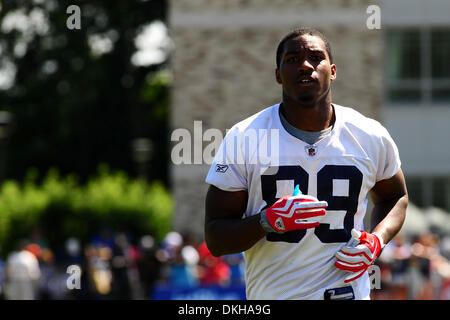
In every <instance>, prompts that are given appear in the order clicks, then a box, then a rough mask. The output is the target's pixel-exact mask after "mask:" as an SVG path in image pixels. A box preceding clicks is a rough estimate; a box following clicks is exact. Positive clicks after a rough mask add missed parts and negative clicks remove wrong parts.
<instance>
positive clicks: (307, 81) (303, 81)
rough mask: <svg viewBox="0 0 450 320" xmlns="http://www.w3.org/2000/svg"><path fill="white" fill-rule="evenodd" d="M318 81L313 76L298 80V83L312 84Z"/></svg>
mask: <svg viewBox="0 0 450 320" xmlns="http://www.w3.org/2000/svg"><path fill="white" fill-rule="evenodd" d="M316 83H317V81H316V80H314V79H312V78H301V79H298V80H297V84H299V85H312V84H316Z"/></svg>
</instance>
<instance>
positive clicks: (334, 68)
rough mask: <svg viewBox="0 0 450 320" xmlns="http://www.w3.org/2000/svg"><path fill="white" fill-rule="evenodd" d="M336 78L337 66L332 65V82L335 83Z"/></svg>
mask: <svg viewBox="0 0 450 320" xmlns="http://www.w3.org/2000/svg"><path fill="white" fill-rule="evenodd" d="M336 77H337V74H336V65H335V64H332V65H331V77H330V80H331V81H334V80H336Z"/></svg>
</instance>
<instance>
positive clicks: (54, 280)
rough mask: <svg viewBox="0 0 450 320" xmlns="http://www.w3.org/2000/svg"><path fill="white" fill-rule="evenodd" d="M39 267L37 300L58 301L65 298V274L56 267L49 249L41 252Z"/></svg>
mask: <svg viewBox="0 0 450 320" xmlns="http://www.w3.org/2000/svg"><path fill="white" fill-rule="evenodd" d="M39 265H40V269H41V277H40V282H39V299H41V300H54V299H56V300H59V299H64V298H66V294H67V288H66V280H67V273H65V271H63V270H61V268H60V267H58V265H57V264H56V262H55V256H54V254H53V252H52V251H51V250H50V249H43V250H42V253H41V255H40V259H39Z"/></svg>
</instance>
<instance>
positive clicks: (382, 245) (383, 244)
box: [372, 232, 386, 250]
mask: <svg viewBox="0 0 450 320" xmlns="http://www.w3.org/2000/svg"><path fill="white" fill-rule="evenodd" d="M372 234H373V235H375V236H376V237H377V238H378V240H379V241H380V245H381V250H383V248H384V246H385V245H386V244H385V243H384V241H383V237H382V236H381V234H379V233H378V232H372Z"/></svg>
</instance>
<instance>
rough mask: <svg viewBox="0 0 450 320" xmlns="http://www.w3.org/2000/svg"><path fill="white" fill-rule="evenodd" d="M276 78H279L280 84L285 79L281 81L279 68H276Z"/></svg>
mask: <svg viewBox="0 0 450 320" xmlns="http://www.w3.org/2000/svg"><path fill="white" fill-rule="evenodd" d="M275 79H277V82H278V83H279V84H283V81H281V76H280V70H279V69H278V68H277V69H275Z"/></svg>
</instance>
